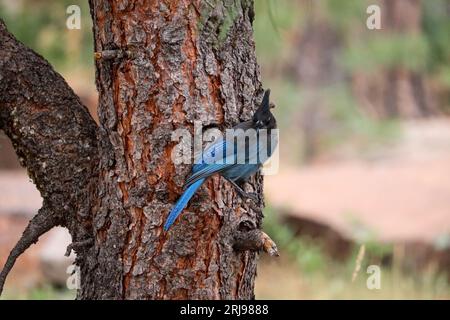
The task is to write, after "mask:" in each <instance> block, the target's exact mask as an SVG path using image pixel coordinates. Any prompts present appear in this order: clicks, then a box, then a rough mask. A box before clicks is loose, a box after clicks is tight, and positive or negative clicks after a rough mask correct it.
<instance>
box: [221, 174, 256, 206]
mask: <svg viewBox="0 0 450 320" xmlns="http://www.w3.org/2000/svg"><path fill="white" fill-rule="evenodd" d="M227 181H228V182H229V183H231V184H232V185H233V186H234V187H235V188H236V190H237V191H238V192H239V194H240V195H241V197H243V198H248V199H251V200H253V201H255V202H256V201H258V196H257V195H256V194H254V193H248V192H246V191H245V190H244V189H242V188H241V186H239V185H238V184H237V183H236V182H235V181H233V180H231V179H227Z"/></svg>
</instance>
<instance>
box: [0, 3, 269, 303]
mask: <svg viewBox="0 0 450 320" xmlns="http://www.w3.org/2000/svg"><path fill="white" fill-rule="evenodd" d="M90 6H91V14H92V17H93V22H94V38H95V51H96V52H95V54H94V57H95V58H96V80H97V88H98V91H99V94H100V95H99V108H98V114H99V120H100V127H98V128H97V126H96V125H95V123H94V121H93V120H92V118H91V117H90V116H89V114H88V112H87V109H86V108H85V107H84V106H83V105H82V104H81V103H80V100H79V99H78V98H77V97H76V95H75V94H74V93H73V91H72V90H71V89H70V88H69V87H68V86H67V84H66V83H65V82H64V80H63V79H62V78H61V77H60V76H59V75H58V74H57V73H56V72H54V71H53V69H52V68H51V66H50V65H49V64H48V63H47V62H46V61H45V60H44V59H43V58H42V57H40V56H39V55H37V54H36V53H34V52H33V51H32V50H30V49H27V48H26V47H25V46H23V45H22V44H21V43H20V42H18V41H17V40H16V39H15V38H14V37H13V36H11V35H10V34H9V33H8V32H7V30H6V27H5V26H4V24H3V22H0V80H1V81H0V129H2V130H4V131H5V132H6V134H7V135H8V136H9V137H10V139H11V140H12V142H13V144H14V147H15V149H16V152H17V154H18V156H19V158H20V160H21V162H22V164H23V165H24V166H26V167H27V169H28V172H29V174H30V177H32V179H33V181H34V182H35V183H36V186H37V188H38V189H39V191H40V192H41V194H42V197H43V198H44V206H43V208H41V210H40V211H39V213H38V215H37V216H36V217H35V218H34V219H33V220H32V221H31V222H30V225H29V227H28V228H27V229H26V231H25V232H24V235H23V236H22V238H21V240H19V243H18V244H17V245H16V247H15V248H14V249H13V252H12V253H11V255H10V258H9V260H8V261H7V263H6V267H5V271H4V272H3V274H2V275H0V282H1V281H2V279H4V277H5V276H6V274H7V273H8V272H9V270H10V269H11V267H12V265H13V264H14V261H15V259H16V258H17V257H18V256H19V255H20V253H22V252H23V251H24V250H26V248H27V247H28V246H30V245H31V244H32V243H34V242H36V241H37V239H38V237H39V236H40V235H41V234H42V233H44V232H46V231H47V230H48V229H50V228H52V227H53V226H55V225H62V226H65V227H67V228H68V229H69V231H70V233H71V234H72V239H73V244H72V245H71V246H69V248H68V252H70V250H72V249H74V250H75V251H76V253H77V261H76V263H77V265H78V266H79V267H80V272H81V288H80V289H79V291H78V298H79V299H132V298H136V299H251V298H254V293H253V292H254V290H253V289H254V279H255V276H256V258H257V251H260V250H265V251H267V252H269V253H271V254H276V253H277V250H276V246H275V244H274V243H273V241H271V240H270V238H269V237H268V236H267V235H266V234H264V233H263V232H261V231H260V230H259V228H260V227H261V220H262V211H261V210H262V206H263V199H262V177H261V176H259V175H257V176H256V177H254V178H252V179H251V180H250V181H249V183H248V184H247V185H246V187H247V189H248V190H247V191H250V192H254V193H257V194H258V198H257V200H256V201H251V202H246V201H245V200H246V199H241V197H240V196H239V195H237V194H236V192H235V190H234V188H233V186H231V185H230V184H229V183H228V182H227V181H226V180H224V179H223V178H221V177H219V176H216V177H213V178H211V179H209V180H208V181H207V182H206V183H205V185H204V186H203V187H202V188H201V189H200V190H199V192H198V194H197V195H196V196H194V198H193V199H192V200H191V202H190V204H189V206H188V208H187V209H186V210H185V211H184V212H183V214H182V216H181V217H180V218H179V219H178V221H177V222H176V223H175V225H174V226H173V227H172V228H171V230H170V231H169V232H168V233H164V232H163V229H162V225H163V222H164V219H165V218H166V217H167V215H168V213H169V211H170V209H171V208H172V206H173V204H174V203H175V201H176V200H177V198H178V197H179V196H180V194H181V193H182V191H183V190H182V187H183V184H184V181H185V178H186V176H187V175H188V174H189V172H190V170H191V165H182V166H176V165H174V163H173V162H172V159H171V153H172V150H173V148H174V146H175V144H176V142H174V141H172V140H171V135H172V132H173V130H175V129H179V128H186V129H188V130H190V131H191V132H192V131H193V127H194V121H196V120H198V121H201V123H202V125H203V126H206V127H218V128H220V129H221V130H224V129H225V128H229V127H232V126H233V125H235V124H236V123H238V122H240V121H244V120H248V119H249V118H250V117H251V115H252V113H253V111H254V110H255V109H256V104H258V103H259V102H260V101H261V98H262V93H263V90H262V87H261V83H260V79H259V78H260V76H259V70H258V65H257V63H256V57H255V52H254V50H255V48H254V43H253V39H252V37H253V35H252V26H251V24H252V20H253V16H254V12H253V2H252V1H244V0H243V1H226V0H223V1H193V2H191V1H167V2H163V1H123V2H118V1H112V0H111V1H106V0H91V1H90Z"/></svg>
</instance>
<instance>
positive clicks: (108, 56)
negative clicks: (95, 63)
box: [94, 49, 133, 60]
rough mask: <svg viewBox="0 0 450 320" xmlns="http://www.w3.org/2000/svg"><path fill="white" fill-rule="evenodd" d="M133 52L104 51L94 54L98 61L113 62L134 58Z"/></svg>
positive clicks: (120, 50)
mask: <svg viewBox="0 0 450 320" xmlns="http://www.w3.org/2000/svg"><path fill="white" fill-rule="evenodd" d="M132 57H133V52H132V51H131V50H122V49H119V50H103V51H97V52H94V58H95V59H96V60H113V59H122V58H132Z"/></svg>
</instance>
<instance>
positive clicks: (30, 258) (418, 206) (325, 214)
mask: <svg viewBox="0 0 450 320" xmlns="http://www.w3.org/2000/svg"><path fill="white" fill-rule="evenodd" d="M402 132H403V134H402V137H401V139H400V140H399V141H397V142H396V143H395V144H393V145H390V146H387V147H384V148H382V149H379V150H377V152H375V153H371V154H370V155H369V156H367V155H361V156H358V157H349V158H345V157H344V158H342V157H341V158H340V159H339V160H334V161H327V162H320V163H315V164H310V165H307V166H303V167H293V166H286V167H283V166H282V168H281V171H280V173H279V174H277V175H274V176H269V177H266V185H265V191H266V199H267V202H268V204H269V206H270V207H272V208H274V209H275V210H272V211H274V212H285V211H288V212H290V214H293V215H298V216H301V217H306V218H310V219H312V220H317V221H320V222H322V223H324V224H326V225H330V226H331V227H333V228H335V229H336V230H338V231H340V232H342V233H344V234H346V235H347V236H349V237H352V238H357V239H360V240H361V239H363V240H364V238H365V237H367V236H370V237H376V238H377V239H379V240H381V241H387V242H389V241H404V240H417V239H418V240H423V241H427V242H430V243H435V242H439V241H441V243H442V241H443V242H445V243H444V245H448V234H449V231H450V230H449V226H450V197H449V194H450V179H449V177H450V165H449V164H450V122H449V121H448V120H433V121H422V122H420V123H410V124H407V125H405V127H404V128H403V130H402ZM40 205H41V198H40V195H39V193H38V191H37V190H36V189H35V187H34V186H33V184H32V182H31V181H30V179H29V178H28V177H27V175H26V172H25V171H23V170H14V171H0V263H3V262H4V261H5V259H6V255H7V254H8V252H9V250H10V248H11V247H12V246H13V245H14V243H15V241H16V240H17V239H18V238H19V236H20V234H21V232H22V230H23V228H24V227H25V225H26V221H27V219H29V218H30V217H31V216H32V215H33V214H34V213H35V212H36V211H37V210H38V209H39V207H40ZM267 214H271V213H267ZM267 214H266V215H267ZM51 237H52V236H51V235H47V236H45V237H44V238H43V240H44V241H43V242H41V243H39V244H38V245H37V246H33V248H31V250H29V251H28V252H27V253H26V254H25V255H24V256H23V257H21V258H20V259H19V261H18V263H17V266H16V268H15V269H14V270H13V272H12V274H11V277H10V279H9V281H8V282H9V286H8V287H9V288H11V286H12V287H13V288H14V289H13V290H11V289H9V290H7V293H8V291H9V292H10V297H12V298H36V299H48V298H71V297H73V292H72V291H67V290H62V291H59V290H56V291H55V290H54V289H53V287H49V286H48V285H46V281H47V280H46V279H45V278H44V277H43V275H42V272H41V271H40V268H42V266H41V265H40V261H39V256H40V255H39V251H40V250H41V249H42V248H43V247H44V246H45V242H46V241H47V240H46V239H49V238H51ZM442 237H444V238H442ZM446 237H447V238H446ZM442 239H444V240H442ZM65 245H66V244H65V243H63V242H61V248H59V249H58V250H56V251H58V252H61V254H60V255H63V252H64V251H65ZM281 254H282V258H279V259H275V260H272V259H267V258H265V257H263V258H262V259H261V262H260V264H259V269H258V277H257V283H256V297H257V298H275V299H282V298H288V299H299V298H304V299H315V298H449V297H450V292H449V289H448V288H449V287H448V285H447V284H445V283H444V284H442V281H440V280H439V281H437V280H436V278H435V276H434V274H432V273H430V274H427V273H423V274H416V275H414V274H413V275H412V276H411V275H410V276H406V275H403V274H402V273H401V272H399V271H395V270H391V269H389V270H385V272H384V273H383V277H384V278H383V279H384V280H383V288H384V289H385V290H382V292H381V291H370V290H367V288H366V286H365V279H366V275H365V274H362V275H361V276H360V279H359V280H358V281H357V282H355V283H351V281H350V280H349V279H350V278H349V277H350V275H351V271H349V270H348V268H347V267H342V266H341V265H340V264H339V263H337V262H336V264H335V266H334V263H333V265H332V266H329V267H328V268H327V269H326V270H325V271H320V272H313V273H310V272H307V271H305V270H303V269H302V268H301V266H299V265H298V264H297V263H296V262H295V261H292V259H290V258H289V257H288V256H286V254H285V252H283V248H281ZM301 254H302V253H301V252H300V255H301ZM349 272H350V273H349ZM273 279H278V280H277V281H278V282H277V283H278V285H277V286H275V287H273V286H272V284H273ZM418 279H419V280H418ZM417 281H419V282H420V283H419V284H418V283H417ZM7 284H8V283H7ZM7 289H8V288H7Z"/></svg>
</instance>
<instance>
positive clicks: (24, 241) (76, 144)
mask: <svg viewBox="0 0 450 320" xmlns="http://www.w3.org/2000/svg"><path fill="white" fill-rule="evenodd" d="M0 129H1V130H3V131H4V132H5V133H6V135H7V136H8V137H9V138H10V139H11V141H12V143H13V145H14V148H15V150H16V152H17V155H18V156H19V160H20V162H21V164H22V165H23V166H25V167H26V168H27V169H28V173H29V175H30V177H31V178H32V180H33V181H34V183H35V184H36V187H37V188H38V190H39V191H40V193H41V195H42V198H43V200H44V201H43V207H42V208H41V209H40V210H39V213H38V214H37V215H36V217H35V218H33V219H32V220H31V221H30V224H29V226H28V227H27V229H26V230H25V232H24V234H23V235H22V237H21V238H20V240H19V242H18V243H17V245H16V246H15V248H14V249H13V250H12V252H11V254H10V256H9V258H8V260H7V262H6V264H5V268H4V270H3V271H2V273H1V275H0V293H1V289H2V287H3V284H4V281H5V278H6V276H7V274H8V272H9V271H10V269H11V268H12V266H13V264H14V262H15V260H16V259H17V258H18V257H19V256H20V254H21V253H22V252H23V251H25V250H26V249H27V248H28V247H29V246H30V245H31V244H33V243H35V242H36V241H37V240H38V238H39V236H40V235H41V234H43V233H45V232H46V231H48V230H49V229H51V228H52V227H53V226H56V225H62V226H65V227H67V228H68V229H69V231H70V233H71V235H72V239H73V241H75V242H77V241H80V240H83V239H86V238H88V237H92V228H91V226H90V225H91V222H90V215H89V210H90V203H91V199H92V198H91V196H93V193H92V192H87V190H89V189H90V188H92V182H93V181H94V180H95V179H94V178H95V175H96V174H95V168H96V167H97V158H98V157H97V141H96V139H97V138H96V131H97V126H96V124H95V122H94V121H93V120H92V118H91V116H90V115H89V113H88V111H87V109H86V108H85V107H84V106H83V105H82V104H81V102H80V100H79V98H78V97H77V96H76V95H75V94H74V92H73V91H72V90H71V89H70V88H69V86H68V85H67V84H66V82H65V81H64V79H63V78H62V77H61V76H60V75H59V74H57V73H56V72H55V71H54V70H53V69H52V67H51V66H50V65H49V64H48V63H47V61H45V60H44V59H43V58H42V57H41V56H39V55H38V54H36V53H35V52H33V51H32V50H31V49H28V48H27V47H25V46H24V45H23V44H22V43H20V42H19V41H17V39H15V38H14V37H13V36H12V35H11V34H10V33H9V32H8V31H7V29H6V26H5V24H4V23H3V21H2V20H1V19H0ZM77 254H78V258H77V259H78V262H79V263H82V260H83V259H84V250H81V249H80V250H78V251H77Z"/></svg>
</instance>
